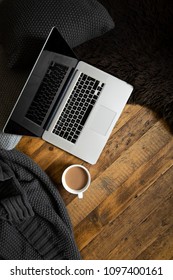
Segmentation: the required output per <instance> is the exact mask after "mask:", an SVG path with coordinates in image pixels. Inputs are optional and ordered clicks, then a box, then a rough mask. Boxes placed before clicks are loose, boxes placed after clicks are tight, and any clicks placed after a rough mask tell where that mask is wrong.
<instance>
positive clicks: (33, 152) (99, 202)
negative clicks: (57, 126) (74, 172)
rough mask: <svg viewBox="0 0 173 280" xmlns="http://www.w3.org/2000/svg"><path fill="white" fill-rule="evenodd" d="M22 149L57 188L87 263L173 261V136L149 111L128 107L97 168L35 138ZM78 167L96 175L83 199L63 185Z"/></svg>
mask: <svg viewBox="0 0 173 280" xmlns="http://www.w3.org/2000/svg"><path fill="white" fill-rule="evenodd" d="M18 149H19V150H20V151H22V152H24V153H25V154H27V155H29V156H30V157H31V158H32V159H33V160H34V161H36V162H37V163H38V164H39V165H40V166H41V167H42V169H43V170H45V172H46V173H47V174H48V175H49V176H50V178H51V179H52V180H53V181H54V182H55V183H56V184H57V188H58V190H59V192H60V193H61V195H62V197H63V199H64V201H65V204H66V206H67V209H68V212H69V215H70V217H71V221H72V224H73V226H74V234H75V239H76V242H77V245H78V248H79V249H80V252H81V255H82V258H83V259H90V260H91V259H99V260H101V259H173V137H172V135H171V133H170V132H169V130H168V128H167V126H166V125H165V123H164V122H163V121H162V120H159V119H158V118H156V116H155V115H154V114H153V113H152V112H151V111H150V110H148V109H146V108H142V107H140V106H133V105H127V106H126V107H125V109H124V111H123V114H122V115H121V117H120V119H119V121H118V124H117V125H116V128H115V129H114V130H113V132H112V134H111V137H110V139H109V141H108V143H107V145H106V147H105V149H104V151H103V153H102V155H101V157H100V159H99V161H98V163H97V164H96V165H93V166H92V165H89V164H86V163H85V162H83V161H81V160H79V159H77V158H75V157H73V156H71V155H69V154H67V153H65V152H63V151H62V150H60V149H58V148H55V147H54V146H52V145H50V144H48V143H46V142H44V141H43V140H40V139H37V138H29V137H24V138H22V140H21V141H20V143H19V145H18ZM74 163H79V164H83V165H84V166H86V167H87V168H88V169H89V170H90V172H91V176H92V184H91V186H90V188H89V189H88V191H87V192H86V193H85V195H84V198H83V200H79V199H78V198H77V197H76V196H74V195H72V194H69V193H67V192H66V191H65V190H64V189H63V188H62V186H61V174H62V172H63V170H64V169H65V168H66V167H67V166H68V165H70V164H74Z"/></svg>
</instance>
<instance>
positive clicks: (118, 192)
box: [75, 140, 173, 249]
mask: <svg viewBox="0 0 173 280" xmlns="http://www.w3.org/2000/svg"><path fill="white" fill-rule="evenodd" d="M172 145H173V140H172V141H170V142H169V143H168V144H167V145H165V146H164V147H163V148H162V149H161V150H160V151H159V153H157V154H156V155H155V156H154V157H153V158H152V159H151V160H150V161H149V162H146V163H144V164H143V165H142V166H141V167H140V168H139V169H137V170H136V171H135V172H134V173H133V174H132V176H131V177H129V178H128V179H127V181H126V182H125V183H124V184H122V185H121V186H120V187H118V188H116V189H115V191H114V192H113V193H111V194H110V195H109V196H108V197H107V198H106V199H105V200H104V201H103V202H102V203H100V205H98V206H97V207H96V208H95V209H94V210H93V211H92V212H91V214H89V215H88V216H87V217H86V218H85V219H83V220H82V221H81V223H79V225H77V226H76V228H75V238H76V241H77V243H78V246H79V248H80V249H83V248H84V247H85V246H87V244H88V243H89V242H91V240H92V239H94V238H95V237H96V236H97V235H99V234H100V232H101V231H102V230H103V227H104V226H105V225H106V224H108V223H110V222H111V221H112V220H113V219H115V218H116V217H117V216H118V215H120V214H121V213H122V212H123V211H125V209H126V208H127V207H129V205H130V204H132V203H133V201H134V200H136V198H137V197H138V196H139V195H141V194H142V193H143V192H144V191H146V189H147V188H149V187H150V185H151V184H153V183H154V182H155V181H156V180H157V179H158V178H159V177H160V175H161V174H164V173H165V172H166V171H167V170H168V169H169V168H170V167H171V166H172V165H173V160H172V158H173V149H172ZM151 166H152V169H151ZM86 228H87V230H86Z"/></svg>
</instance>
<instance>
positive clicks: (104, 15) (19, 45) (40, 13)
mask: <svg viewBox="0 0 173 280" xmlns="http://www.w3.org/2000/svg"><path fill="white" fill-rule="evenodd" d="M53 26H56V27H57V28H58V30H59V31H60V33H61V34H62V35H63V37H64V38H65V39H66V41H67V42H68V43H69V45H70V46H71V47H75V46H77V45H79V44H81V43H83V42H85V41H87V40H90V39H92V38H94V37H98V36H101V35H102V34H104V33H105V32H107V31H109V30H110V29H112V28H113V27H114V23H113V21H112V19H111V17H110V15H109V14H108V12H107V10H106V9H105V8H104V7H103V6H102V5H101V4H100V3H98V2H97V1H96V0H49V1H47V0H39V1H35V0H22V1H21V0H15V1H14V0H4V1H2V3H0V37H1V40H2V43H3V45H4V47H5V50H6V53H7V56H8V61H9V66H10V67H16V66H19V65H20V66H24V65H26V64H28V63H29V62H30V63H33V62H34V61H35V59H36V57H37V55H38V53H39V51H40V48H41V46H42V44H43V42H44V40H45V38H46V37H47V35H48V33H49V31H50V30H51V28H52V27H53Z"/></svg>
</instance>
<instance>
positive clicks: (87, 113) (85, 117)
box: [80, 105, 93, 125]
mask: <svg viewBox="0 0 173 280" xmlns="http://www.w3.org/2000/svg"><path fill="white" fill-rule="evenodd" d="M92 108H93V106H92V105H89V107H88V109H87V110H86V112H85V115H84V116H83V118H82V120H81V123H80V124H81V125H84V124H85V122H86V120H87V118H88V116H89V114H90V112H91V110H92Z"/></svg>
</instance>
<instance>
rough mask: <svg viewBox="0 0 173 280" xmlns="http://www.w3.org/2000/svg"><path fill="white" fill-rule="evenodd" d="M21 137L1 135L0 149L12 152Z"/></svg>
mask: <svg viewBox="0 0 173 280" xmlns="http://www.w3.org/2000/svg"><path fill="white" fill-rule="evenodd" d="M20 139H21V136H18V135H12V134H5V133H0V149H5V150H12V149H13V148H14V147H15V146H16V145H17V144H18V142H19V141H20Z"/></svg>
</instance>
